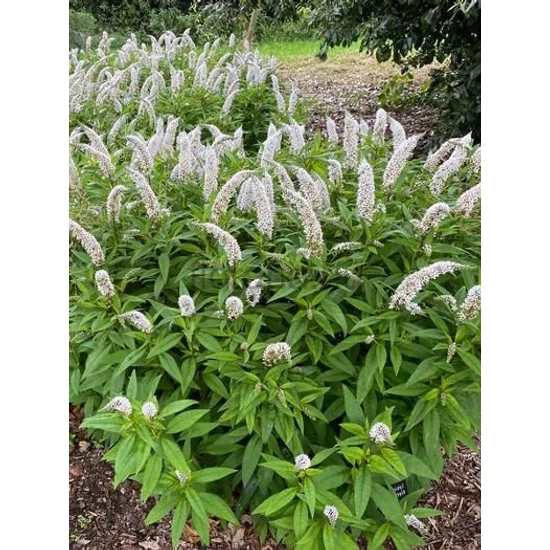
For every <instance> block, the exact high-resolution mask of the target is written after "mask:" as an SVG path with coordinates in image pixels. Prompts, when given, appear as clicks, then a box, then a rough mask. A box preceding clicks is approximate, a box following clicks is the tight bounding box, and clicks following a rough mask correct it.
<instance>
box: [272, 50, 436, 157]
mask: <svg viewBox="0 0 550 550" xmlns="http://www.w3.org/2000/svg"><path fill="white" fill-rule="evenodd" d="M431 68H432V66H426V67H423V68H421V69H413V70H411V74H412V75H413V81H412V82H411V83H410V84H407V92H412V91H418V90H419V89H420V87H421V86H422V84H424V83H425V82H426V80H427V79H428V74H429V71H430V69H431ZM278 71H279V73H280V75H281V76H282V78H283V79H284V80H286V81H287V82H289V81H290V80H294V81H295V82H296V84H297V85H298V89H299V91H300V97H301V98H302V99H304V100H306V102H308V103H309V104H310V105H311V111H312V113H311V119H310V121H309V122H308V123H307V125H306V127H307V129H309V130H312V131H316V130H324V129H325V128H326V116H327V115H328V116H331V117H332V118H333V119H334V120H335V121H336V124H337V127H338V130H339V131H341V130H342V129H343V125H344V116H345V111H349V112H350V113H351V114H352V115H353V116H355V117H356V118H359V117H361V118H363V119H364V120H365V121H367V122H368V123H369V125H370V126H371V127H372V123H373V122H374V118H375V114H376V110H377V109H378V107H379V105H378V101H377V98H378V94H379V92H380V90H381V89H382V87H383V86H384V84H385V83H386V82H387V81H388V80H389V79H390V78H391V77H392V76H396V75H399V74H400V67H399V66H398V65H396V64H395V63H392V62H385V63H378V62H377V61H376V60H375V59H374V57H373V56H371V55H367V54H365V53H353V54H352V53H347V54H340V55H333V56H331V55H329V57H328V60H327V61H324V62H323V61H320V60H319V59H317V58H316V57H300V58H295V59H284V60H282V61H281V62H280V65H279V69H278ZM387 111H388V113H389V114H390V115H391V116H392V117H394V118H395V119H396V120H398V121H399V122H400V123H401V124H402V125H403V127H404V128H405V131H406V133H407V135H413V134H423V137H422V139H421V140H420V143H419V147H418V149H419V150H423V149H425V146H426V144H427V143H428V142H429V140H430V138H431V137H433V135H434V128H435V126H436V123H437V121H438V112H437V110H436V109H434V108H433V107H429V106H426V105H412V106H409V107H403V108H399V109H390V108H388V109H387Z"/></svg>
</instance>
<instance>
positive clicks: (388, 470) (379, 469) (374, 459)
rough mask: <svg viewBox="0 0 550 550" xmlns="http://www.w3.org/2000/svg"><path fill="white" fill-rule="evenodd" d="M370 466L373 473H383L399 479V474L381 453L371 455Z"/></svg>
mask: <svg viewBox="0 0 550 550" xmlns="http://www.w3.org/2000/svg"><path fill="white" fill-rule="evenodd" d="M368 468H369V470H370V471H371V472H372V473H373V474H383V475H388V476H391V477H392V478H395V479H399V474H398V473H397V472H396V471H395V470H394V469H393V467H392V466H391V464H389V463H388V462H387V461H386V460H384V459H383V458H382V457H381V456H380V455H371V456H370V457H369V462H368Z"/></svg>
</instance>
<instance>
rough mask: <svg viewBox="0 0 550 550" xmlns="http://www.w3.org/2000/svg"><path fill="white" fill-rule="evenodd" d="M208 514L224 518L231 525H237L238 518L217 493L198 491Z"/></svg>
mask: <svg viewBox="0 0 550 550" xmlns="http://www.w3.org/2000/svg"><path fill="white" fill-rule="evenodd" d="M199 496H200V498H201V500H202V502H203V504H204V508H205V509H206V511H207V512H208V515H210V516H215V517H217V518H220V519H224V520H225V521H228V522H229V523H232V524H233V525H238V524H239V520H238V519H237V517H236V516H235V514H234V513H233V511H232V510H231V508H230V507H229V505H228V504H227V503H226V502H225V501H224V500H223V499H221V498H220V497H219V496H218V495H214V494H212V493H199Z"/></svg>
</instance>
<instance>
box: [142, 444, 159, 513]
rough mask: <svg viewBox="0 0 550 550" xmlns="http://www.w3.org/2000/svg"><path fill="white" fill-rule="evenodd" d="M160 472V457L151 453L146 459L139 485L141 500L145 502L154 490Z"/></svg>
mask: <svg viewBox="0 0 550 550" xmlns="http://www.w3.org/2000/svg"><path fill="white" fill-rule="evenodd" d="M161 472H162V457H161V456H159V455H153V456H151V457H150V458H149V460H148V461H147V466H145V471H144V472H143V480H142V483H143V485H142V487H141V500H142V502H145V501H146V500H147V499H148V498H149V497H150V496H151V495H152V494H153V492H154V491H155V488H156V486H157V483H158V481H159V479H160V474H161Z"/></svg>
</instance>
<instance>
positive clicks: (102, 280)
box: [95, 269, 115, 299]
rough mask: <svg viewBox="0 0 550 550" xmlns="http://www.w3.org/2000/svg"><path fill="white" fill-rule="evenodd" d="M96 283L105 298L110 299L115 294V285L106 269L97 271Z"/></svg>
mask: <svg viewBox="0 0 550 550" xmlns="http://www.w3.org/2000/svg"><path fill="white" fill-rule="evenodd" d="M95 283H96V286H97V290H99V293H100V294H101V295H102V296H103V297H104V298H106V299H109V298H112V297H113V296H114V295H115V287H114V286H113V283H112V282H111V279H110V278H109V274H108V273H107V272H106V271H105V270H104V269H100V270H99V271H96V272H95Z"/></svg>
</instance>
